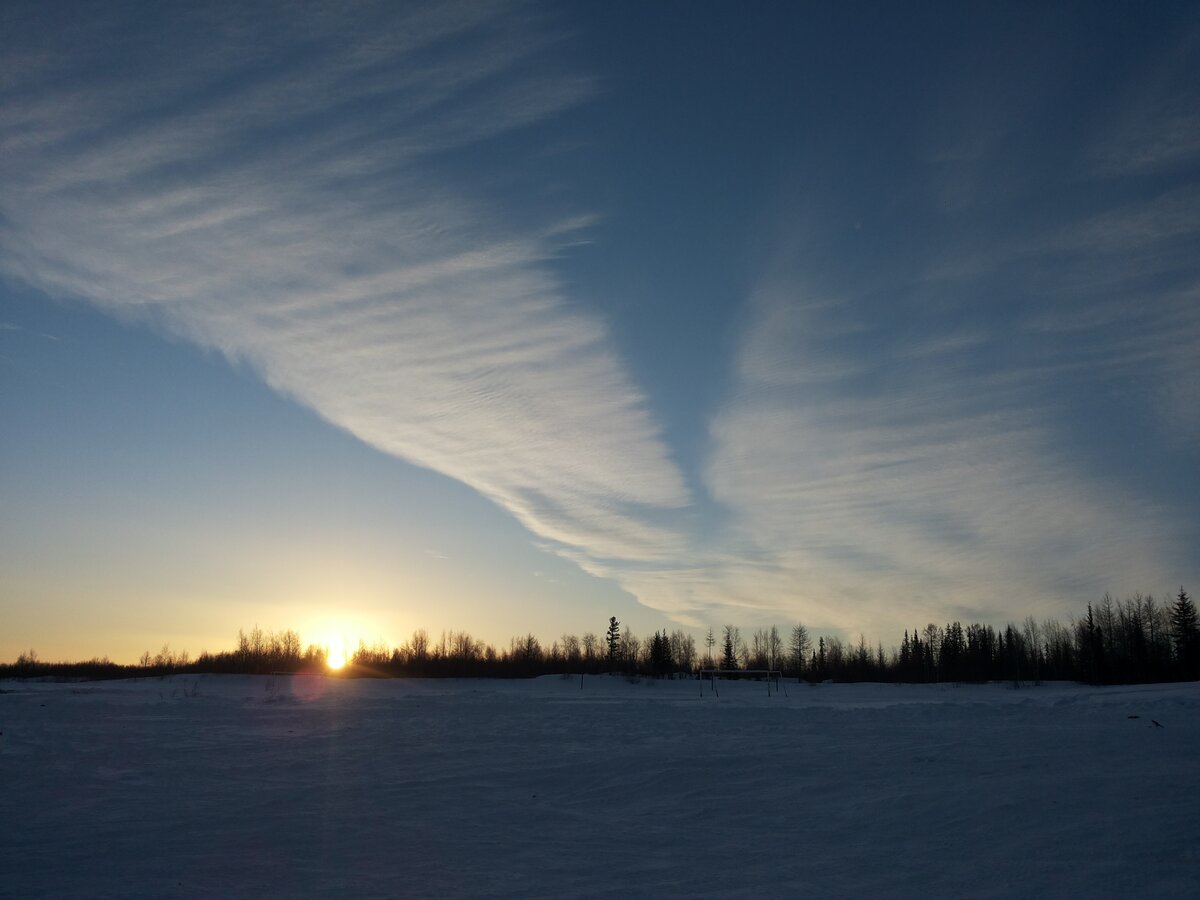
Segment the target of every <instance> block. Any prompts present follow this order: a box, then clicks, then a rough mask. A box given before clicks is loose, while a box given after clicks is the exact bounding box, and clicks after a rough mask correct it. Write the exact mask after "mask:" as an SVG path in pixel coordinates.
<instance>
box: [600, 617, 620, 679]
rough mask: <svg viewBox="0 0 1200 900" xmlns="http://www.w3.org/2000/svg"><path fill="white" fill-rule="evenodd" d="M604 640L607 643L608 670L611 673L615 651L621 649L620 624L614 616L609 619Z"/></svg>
mask: <svg viewBox="0 0 1200 900" xmlns="http://www.w3.org/2000/svg"><path fill="white" fill-rule="evenodd" d="M604 639H605V640H606V641H607V642H608V668H609V671H611V670H612V667H613V663H614V662H615V661H616V658H617V651H618V650H620V648H621V623H620V622H618V621H617V617H616V616H612V617H610V618H609V620H608V631H607V632H606V633H605V635H604Z"/></svg>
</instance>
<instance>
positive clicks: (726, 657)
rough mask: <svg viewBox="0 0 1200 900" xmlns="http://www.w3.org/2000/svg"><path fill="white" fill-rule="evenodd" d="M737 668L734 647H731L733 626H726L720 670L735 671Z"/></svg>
mask: <svg viewBox="0 0 1200 900" xmlns="http://www.w3.org/2000/svg"><path fill="white" fill-rule="evenodd" d="M737 667H738V664H737V655H736V653H735V651H734V647H733V626H732V625H726V626H725V645H724V647H723V648H722V651H721V668H722V669H736V668H737Z"/></svg>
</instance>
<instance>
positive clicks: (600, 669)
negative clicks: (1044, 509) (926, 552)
mask: <svg viewBox="0 0 1200 900" xmlns="http://www.w3.org/2000/svg"><path fill="white" fill-rule="evenodd" d="M330 662H331V660H330V658H329V655H328V650H327V648H325V647H322V646H318V645H316V644H309V645H308V646H306V647H305V646H303V645H302V643H301V640H300V636H299V634H297V633H296V632H295V631H291V630H288V631H282V632H265V631H263V630H262V629H260V628H258V627H257V626H256V627H255V628H252V629H251V630H250V631H249V632H246V631H239V632H238V639H237V646H236V648H235V649H233V650H227V651H222V652H219V653H207V652H205V653H201V654H200V655H199V656H197V657H196V658H195V659H191V658H190V657H189V656H188V654H187V653H186V652H184V653H175V652H173V651H171V649H170V648H169V647H167V646H164V647H163V648H162V649H161V650H160V651H158V652H157V653H154V654H151V653H150V652H146V653H144V654H143V655H142V657H141V659H140V660H139V661H138V663H137V664H136V665H120V664H117V663H113V662H111V661H110V660H108V659H106V658H101V659H93V660H89V661H87V662H76V663H50V662H44V661H42V660H39V659H38V657H37V654H36V653H34V652H33V651H29V652H28V653H23V654H21V656H20V657H18V659H17V661H16V662H15V663H7V664H0V677H5V678H12V677H16V678H29V677H38V676H55V677H66V678H127V677H144V676H149V675H168V674H180V673H230V674H235V673H236V674H269V673H305V672H311V673H328V672H330V671H331V667H330ZM706 668H715V669H724V670H729V671H734V670H738V671H745V670H774V671H781V672H783V674H784V675H786V676H789V677H793V678H796V679H798V680H807V681H814V682H815V681H826V680H833V681H844V682H854V681H883V682H987V681H1013V682H1034V683H1036V682H1040V681H1042V680H1047V679H1049V680H1068V681H1083V682H1088V683H1092V684H1114V683H1125V684H1127V683H1137V682H1159V681H1172V680H1195V679H1200V622H1198V620H1197V613H1196V608H1195V605H1194V603H1193V602H1192V600H1191V598H1190V597H1189V596H1188V594H1187V592H1186V591H1185V590H1184V589H1183V588H1180V589H1179V595H1178V596H1177V597H1176V598H1175V600H1174V602H1173V603H1171V604H1162V603H1159V602H1157V601H1156V600H1155V599H1154V597H1153V596H1149V595H1147V596H1143V595H1141V594H1135V595H1134V596H1132V597H1129V598H1127V599H1125V600H1114V599H1113V598H1112V597H1111V596H1109V595H1108V594H1105V595H1104V597H1103V599H1102V600H1101V601H1100V602H1099V603H1098V604H1095V605H1094V606H1093V605H1092V604H1089V605H1088V607H1087V611H1086V614H1085V615H1083V616H1082V617H1081V618H1079V619H1077V620H1075V619H1072V620H1070V621H1068V622H1067V623H1066V624H1063V623H1061V622H1059V621H1057V620H1055V619H1047V620H1043V621H1041V622H1038V621H1037V620H1035V619H1034V618H1033V617H1032V616H1030V617H1028V618H1026V619H1025V621H1024V622H1023V623H1022V624H1021V625H1020V626H1017V625H1012V624H1009V625H1007V626H1005V627H1003V628H995V627H993V626H991V625H980V624H969V625H966V626H964V625H962V623H960V622H950V623H948V624H946V625H937V624H934V623H930V624H928V625H926V626H924V627H923V628H915V629H912V630H911V631H905V632H904V636H903V639H902V640H901V642H900V645H899V646H898V647H892V648H891V649H890V650H888V651H885V650H884V648H883V646H882V644H877V645H876V646H875V647H870V646H868V645H867V643H866V641H865V640H864V639H863V638H862V637H861V636H860V637H859V639H858V641H857V642H847V641H843V640H842V639H841V638H839V637H836V636H828V635H823V636H819V637H817V638H816V639H815V640H814V639H813V638H812V637H811V636H810V635H809V632H808V629H807V628H806V627H805V626H804V625H803V624H796V625H793V626H792V627H791V628H790V629H788V630H787V631H786V633H781V632H780V630H779V629H778V627H776V626H772V627H769V628H759V629H756V630H754V631H753V632H751V633H750V634H749V636H748V637H747V638H744V637H743V636H742V632H741V629H740V628H738V627H737V626H735V625H725V626H724V627H723V628H721V629H720V633H719V636H718V634H716V633H714V631H713V629H711V628H710V629H709V630H708V633H707V634H706V635H705V637H704V639H703V651H702V652H701V650H700V649H698V648H697V645H696V641H695V638H694V637H693V636H692V635H690V634H687V633H685V632H683V631H681V630H675V631H672V632H667V631H666V630H664V631H661V632H655V633H654V634H653V635H651V636H650V637H649V638H647V639H641V638H639V637H637V636H636V635H635V634H634V633H633V632H632V631H631V630H630V628H629V627H628V626H624V627H622V626H621V624H620V623H619V622H618V621H617V619H616V618H615V617H612V618H610V619H609V622H608V627H607V629H606V630H605V632H604V633H603V634H597V633H595V632H587V633H585V634H584V635H582V636H577V635H573V634H564V635H562V636H561V637H560V638H559V639H557V640H554V641H552V642H551V643H550V644H549V645H546V644H544V643H543V642H542V641H541V640H540V639H539V638H537V637H536V636H535V635H533V634H526V635H524V636H523V637H514V638H512V640H511V641H510V642H509V646H508V647H507V648H501V649H497V648H496V647H494V646H492V645H490V644H486V643H484V642H483V641H480V640H476V639H475V638H473V637H472V636H471V635H470V634H469V633H467V632H465V631H461V632H459V631H445V632H442V633H441V635H440V637H439V638H437V639H434V638H431V637H430V635H429V634H428V632H426V631H425V630H424V629H418V630H417V631H415V632H413V634H412V637H411V638H410V639H409V640H408V641H407V642H406V643H405V644H403V645H401V646H398V647H388V646H386V645H384V644H382V643H376V644H373V645H368V644H365V643H362V642H360V643H359V645H358V647H357V649H356V650H354V651H353V653H351V654H350V656H349V658H348V659H347V660H346V661H345V665H344V666H343V667H342V668H340V669H339V670H338V672H339V674H342V675H346V676H349V677H379V678H389V677H421V678H444V677H450V678H466V677H469V678H489V677H490V678H528V677H533V676H537V675H546V674H560V673H573V674H581V673H590V674H601V673H618V674H625V675H631V676H653V677H691V676H693V675H695V674H696V672H697V671H699V670H700V669H706Z"/></svg>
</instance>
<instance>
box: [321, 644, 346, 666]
mask: <svg viewBox="0 0 1200 900" xmlns="http://www.w3.org/2000/svg"><path fill="white" fill-rule="evenodd" d="M325 665H327V666H329V668H330V669H332V670H334V671H335V672H336V671H337V670H338V669H340V668H342V666H344V665H346V645H345V643H344V642H343V641H341V640H332V641H330V642H329V646H328V648H327V650H326V653H325Z"/></svg>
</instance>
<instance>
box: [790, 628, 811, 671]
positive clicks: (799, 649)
mask: <svg viewBox="0 0 1200 900" xmlns="http://www.w3.org/2000/svg"><path fill="white" fill-rule="evenodd" d="M811 646H812V642H811V641H810V640H809V639H808V629H807V628H805V627H804V625H802V624H799V625H793V626H792V642H791V645H790V649H791V652H792V665H794V666H795V667H796V681H797V682H799V681H800V680H801V679H802V678H803V677H804V661H805V658H806V657H807V656H808V648H809V647H811Z"/></svg>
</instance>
